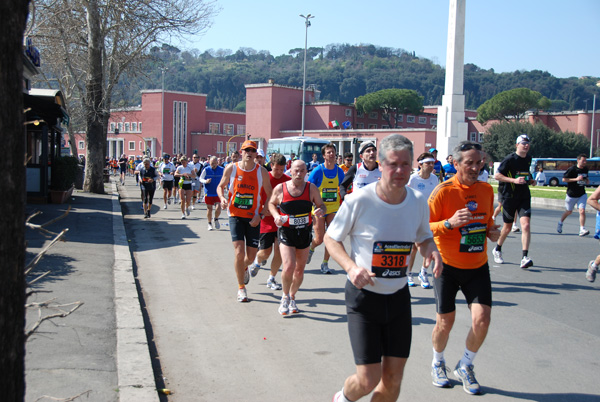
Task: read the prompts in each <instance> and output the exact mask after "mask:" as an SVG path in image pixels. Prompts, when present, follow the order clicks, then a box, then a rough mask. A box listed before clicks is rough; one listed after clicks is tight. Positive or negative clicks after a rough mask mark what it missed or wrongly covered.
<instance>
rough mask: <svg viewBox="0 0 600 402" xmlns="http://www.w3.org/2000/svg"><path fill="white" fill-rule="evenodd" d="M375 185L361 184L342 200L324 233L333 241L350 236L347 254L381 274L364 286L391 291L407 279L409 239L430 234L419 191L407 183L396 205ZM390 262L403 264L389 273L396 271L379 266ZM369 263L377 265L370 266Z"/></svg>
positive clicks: (418, 239) (420, 239)
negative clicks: (357, 189)
mask: <svg viewBox="0 0 600 402" xmlns="http://www.w3.org/2000/svg"><path fill="white" fill-rule="evenodd" d="M376 188H377V185H375V184H373V185H368V186H365V187H363V188H362V190H361V191H359V192H357V193H356V194H353V196H352V197H350V198H349V199H347V200H346V201H344V203H343V204H342V206H341V207H340V209H339V210H338V212H337V214H336V215H335V218H334V219H333V221H332V222H331V224H330V225H329V228H328V229H327V234H328V235H329V236H330V237H331V238H332V239H334V240H336V241H344V239H345V238H346V237H348V236H350V245H351V251H350V258H352V259H353V260H354V261H355V262H356V264H357V265H358V266H360V267H364V268H365V269H367V270H369V271H371V272H377V271H379V272H380V275H381V276H378V277H374V278H373V282H374V283H375V285H374V286H372V285H367V286H365V287H364V289H365V290H369V291H371V292H375V293H380V294H392V293H395V292H397V291H398V290H399V289H401V288H403V287H404V286H406V284H407V282H408V281H407V278H406V267H408V265H409V259H410V248H411V246H412V247H415V246H414V244H413V243H421V242H423V241H425V240H426V239H428V238H433V234H432V233H431V230H430V229H429V206H428V205H427V200H426V199H425V197H424V196H423V194H421V193H420V192H418V191H414V190H413V189H411V188H409V187H406V191H407V193H406V198H405V199H404V201H403V202H402V203H400V204H396V205H392V204H388V203H386V202H384V201H383V200H382V199H381V198H379V196H378V195H377V193H376ZM374 255H375V258H373V256H374ZM376 261H379V262H376ZM373 262H375V264H373ZM390 264H392V266H393V265H400V266H403V267H404V269H401V270H400V271H401V272H402V274H401V275H397V276H396V275H393V276H392V277H390V276H389V273H390V272H392V271H393V272H394V273H396V274H398V273H399V271H398V270H390V269H386V268H385V267H383V266H385V265H390ZM373 265H378V266H379V267H381V268H379V269H377V267H375V268H373ZM386 276H387V277H386Z"/></svg>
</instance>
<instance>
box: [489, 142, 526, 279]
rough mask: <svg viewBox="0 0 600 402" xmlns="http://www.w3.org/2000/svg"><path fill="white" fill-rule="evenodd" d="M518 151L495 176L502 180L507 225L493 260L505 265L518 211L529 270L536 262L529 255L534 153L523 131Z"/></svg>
mask: <svg viewBox="0 0 600 402" xmlns="http://www.w3.org/2000/svg"><path fill="white" fill-rule="evenodd" d="M516 148H517V149H516V151H515V152H514V153H512V154H510V155H508V156H507V157H506V158H504V160H503V161H502V162H501V163H500V166H499V167H498V171H497V172H496V174H495V175H494V178H495V179H496V180H498V181H499V182H500V184H499V185H498V195H499V196H501V198H502V219H503V221H504V225H503V226H502V232H501V233H500V238H499V239H498V244H497V245H496V247H495V248H494V250H493V255H494V262H495V263H496V264H503V263H504V259H503V258H502V245H503V244H504V240H506V236H508V234H509V233H510V230H511V228H512V224H513V222H514V220H515V214H516V213H518V214H519V217H520V219H519V221H520V222H521V230H522V232H521V245H522V247H523V258H522V259H521V268H523V269H527V268H529V267H531V266H532V265H533V261H532V260H531V258H529V256H528V253H529V242H530V241H531V230H530V227H529V221H530V220H531V193H530V192H529V186H530V185H532V186H535V180H534V179H533V177H531V174H530V173H529V168H530V166H531V156H527V153H528V152H529V137H528V136H527V134H521V135H519V136H518V137H517V144H516Z"/></svg>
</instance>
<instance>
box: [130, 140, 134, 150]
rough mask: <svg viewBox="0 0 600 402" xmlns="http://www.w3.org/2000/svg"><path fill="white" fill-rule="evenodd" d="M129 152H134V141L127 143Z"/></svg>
mask: <svg viewBox="0 0 600 402" xmlns="http://www.w3.org/2000/svg"><path fill="white" fill-rule="evenodd" d="M129 150H130V151H135V141H129Z"/></svg>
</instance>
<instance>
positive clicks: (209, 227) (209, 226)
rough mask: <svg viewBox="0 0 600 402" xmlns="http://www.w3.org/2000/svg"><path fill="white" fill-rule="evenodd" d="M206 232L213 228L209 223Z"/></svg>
mask: <svg viewBox="0 0 600 402" xmlns="http://www.w3.org/2000/svg"><path fill="white" fill-rule="evenodd" d="M208 230H209V231H211V230H213V227H212V225H211V224H210V222H208Z"/></svg>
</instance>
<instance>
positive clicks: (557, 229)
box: [556, 222, 563, 233]
mask: <svg viewBox="0 0 600 402" xmlns="http://www.w3.org/2000/svg"><path fill="white" fill-rule="evenodd" d="M562 227H563V223H562V222H558V225H556V231H557V232H558V233H562Z"/></svg>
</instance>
